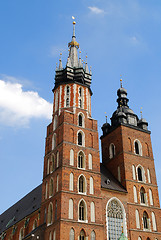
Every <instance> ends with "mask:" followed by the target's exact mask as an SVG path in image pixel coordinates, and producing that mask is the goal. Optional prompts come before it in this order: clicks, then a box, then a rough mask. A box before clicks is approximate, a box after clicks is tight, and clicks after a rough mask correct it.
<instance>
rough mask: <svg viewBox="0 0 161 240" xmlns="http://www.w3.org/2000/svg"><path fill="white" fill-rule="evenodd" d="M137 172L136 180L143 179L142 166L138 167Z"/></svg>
mask: <svg viewBox="0 0 161 240" xmlns="http://www.w3.org/2000/svg"><path fill="white" fill-rule="evenodd" d="M137 172H138V180H139V181H143V172H142V168H141V167H138V169H137Z"/></svg>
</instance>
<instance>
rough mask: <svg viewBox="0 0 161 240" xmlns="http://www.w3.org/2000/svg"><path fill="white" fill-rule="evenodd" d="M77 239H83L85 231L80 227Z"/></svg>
mask: <svg viewBox="0 0 161 240" xmlns="http://www.w3.org/2000/svg"><path fill="white" fill-rule="evenodd" d="M79 240H85V232H84V230H83V229H82V230H81V232H80V235H79Z"/></svg>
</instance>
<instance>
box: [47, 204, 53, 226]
mask: <svg viewBox="0 0 161 240" xmlns="http://www.w3.org/2000/svg"><path fill="white" fill-rule="evenodd" d="M52 222H53V204H52V203H50V204H49V207H48V224H52Z"/></svg>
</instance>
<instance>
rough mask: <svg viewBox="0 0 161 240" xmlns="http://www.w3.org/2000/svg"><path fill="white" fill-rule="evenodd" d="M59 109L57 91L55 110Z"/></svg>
mask: <svg viewBox="0 0 161 240" xmlns="http://www.w3.org/2000/svg"><path fill="white" fill-rule="evenodd" d="M57 110H58V92H56V93H55V112H56V111H57Z"/></svg>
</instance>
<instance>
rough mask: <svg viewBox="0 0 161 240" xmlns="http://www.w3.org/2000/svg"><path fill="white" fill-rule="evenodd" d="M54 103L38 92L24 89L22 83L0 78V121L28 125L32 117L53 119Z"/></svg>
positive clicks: (12, 124)
mask: <svg viewBox="0 0 161 240" xmlns="http://www.w3.org/2000/svg"><path fill="white" fill-rule="evenodd" d="M51 116H52V104H51V103H49V102H47V101H46V100H45V99H43V98H41V97H40V96H39V94H38V93H37V92H34V91H23V89H22V84H20V83H15V82H14V83H13V82H9V81H7V82H6V81H4V80H0V122H2V123H3V124H5V125H9V126H20V127H22V126H23V127H27V126H28V124H29V121H30V120H31V119H32V118H46V119H51Z"/></svg>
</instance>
